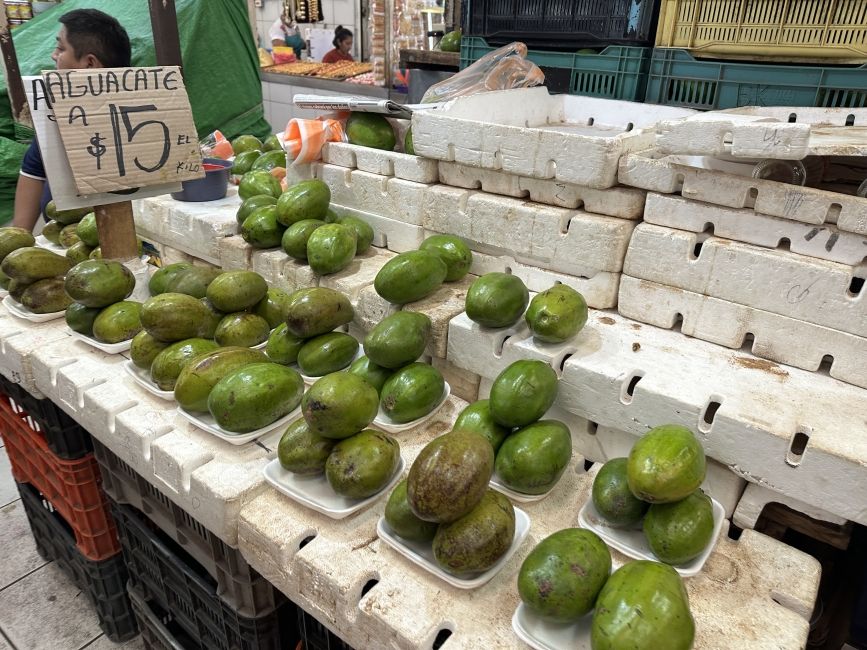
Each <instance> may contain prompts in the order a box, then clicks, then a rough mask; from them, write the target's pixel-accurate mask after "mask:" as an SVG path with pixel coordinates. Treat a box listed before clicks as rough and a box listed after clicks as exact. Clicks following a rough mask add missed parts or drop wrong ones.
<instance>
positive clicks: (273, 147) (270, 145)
mask: <svg viewBox="0 0 867 650" xmlns="http://www.w3.org/2000/svg"><path fill="white" fill-rule="evenodd" d="M263 151H283V143H281V142H280V138H278V137H277V136H276V135H274V134H273V133H272V134H271V135H269V136H268V137H267V138H266V139H265V144H264V145H263Z"/></svg>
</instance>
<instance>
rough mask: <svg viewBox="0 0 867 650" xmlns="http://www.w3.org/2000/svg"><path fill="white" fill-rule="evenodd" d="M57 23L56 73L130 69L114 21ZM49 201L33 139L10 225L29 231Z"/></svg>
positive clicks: (82, 13) (68, 18)
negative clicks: (58, 30)
mask: <svg viewBox="0 0 867 650" xmlns="http://www.w3.org/2000/svg"><path fill="white" fill-rule="evenodd" d="M59 22H60V24H61V27H60V32H58V34H57V46H56V47H55V48H54V52H53V53H52V54H51V58H52V60H53V61H54V63H55V66H56V67H57V69H58V70H75V69H87V68H125V67H129V65H130V58H131V49H130V44H129V36H128V35H127V33H126V30H125V29H124V28H123V27H122V26H121V24H120V23H119V22H118V21H117V20H116V19H114V18H112V17H111V16H109V15H108V14H106V13H103V12H101V11H99V10H97V9H75V10H73V11H70V12H69V13H66V14H63V15H62V16H61V17H60V19H59ZM50 200H51V190H50V188H49V187H48V182H47V180H46V177H45V167H44V166H43V164H42V153H41V152H40V150H39V144H38V143H37V142H36V139H35V138H34V140H33V142H31V143H30V148H29V149H28V150H27V152H26V153H25V154H24V160H23V161H22V163H21V173H20V175H19V176H18V185H17V187H16V189H15V212H14V217H13V220H12V225H13V226H18V227H20V228H25V229H26V230H30V231H32V230H33V228H34V226H35V225H36V222H37V220H38V219H39V215H40V214H42V213H44V211H45V205H46V204H47V203H48V202H49V201H50Z"/></svg>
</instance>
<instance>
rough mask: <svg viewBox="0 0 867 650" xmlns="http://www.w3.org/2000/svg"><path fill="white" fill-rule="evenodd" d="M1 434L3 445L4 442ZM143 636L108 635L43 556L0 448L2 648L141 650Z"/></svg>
mask: <svg viewBox="0 0 867 650" xmlns="http://www.w3.org/2000/svg"><path fill="white" fill-rule="evenodd" d="M2 444H3V443H2V440H0V447H2ZM143 647H144V645H143V644H142V641H141V638H140V637H136V638H135V639H133V640H132V641H127V642H126V643H120V644H118V643H114V642H112V641H110V640H109V639H108V638H107V637H106V636H105V635H103V633H102V630H100V629H99V623H98V622H97V618H96V612H95V611H94V609H93V607H92V606H91V604H90V602H89V601H88V599H87V597H86V596H85V595H84V594H83V593H82V592H81V591H79V590H78V588H77V587H76V586H75V585H74V584H73V583H72V581H71V580H70V579H69V578H67V577H66V574H65V573H63V571H61V570H60V569H59V568H58V567H57V565H56V564H55V563H54V562H45V560H43V559H42V558H41V557H39V554H38V553H37V552H36V543H35V542H34V541H33V535H32V534H31V532H30V526H29V525H28V524H27V515H26V514H25V512H24V507H23V506H22V505H21V500H20V499H19V498H18V490H17V489H16V487H15V481H14V480H13V478H12V472H11V470H10V468H9V457H8V456H7V455H6V450H5V449H4V450H0V650H10V649H13V650H83V649H84V648H87V650H117V649H118V648H124V650H141V649H142V648H143Z"/></svg>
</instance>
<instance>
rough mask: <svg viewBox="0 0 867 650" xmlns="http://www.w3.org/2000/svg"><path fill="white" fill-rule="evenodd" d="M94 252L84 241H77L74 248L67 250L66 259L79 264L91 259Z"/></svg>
mask: <svg viewBox="0 0 867 650" xmlns="http://www.w3.org/2000/svg"><path fill="white" fill-rule="evenodd" d="M93 251H94V249H93V248H91V247H90V246H88V245H87V244H85V243H84V242H83V241H77V242H75V243H74V244H73V245H72V246H70V247H69V248H67V249H66V257H67V258H68V259H69V260H70V261H71V262H72V263H73V264H78V263H80V262H83V261H84V260H88V259H90V254H91V253H92V252H93Z"/></svg>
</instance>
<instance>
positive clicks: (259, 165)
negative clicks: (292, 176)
mask: <svg viewBox="0 0 867 650" xmlns="http://www.w3.org/2000/svg"><path fill="white" fill-rule="evenodd" d="M275 167H286V152H285V151H283V150H282V149H280V150H279V151H267V152H265V153H263V154H262V155H261V156H259V157H258V158H256V160H255V161H254V162H253V166H252V167H250V169H251V170H252V169H261V170H264V171H266V172H270V171H271V170H272V169H274V168H275Z"/></svg>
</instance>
